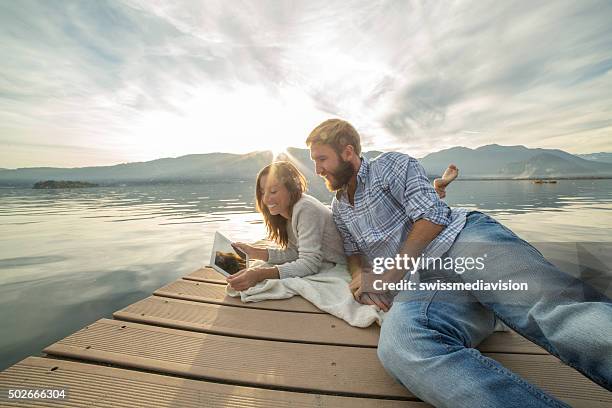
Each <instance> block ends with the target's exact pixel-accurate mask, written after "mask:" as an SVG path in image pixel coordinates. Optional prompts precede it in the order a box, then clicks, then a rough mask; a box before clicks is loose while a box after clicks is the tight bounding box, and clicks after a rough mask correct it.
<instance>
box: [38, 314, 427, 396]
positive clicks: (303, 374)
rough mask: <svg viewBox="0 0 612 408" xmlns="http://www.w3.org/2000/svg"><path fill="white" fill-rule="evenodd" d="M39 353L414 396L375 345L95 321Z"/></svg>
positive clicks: (290, 385)
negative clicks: (291, 340)
mask: <svg viewBox="0 0 612 408" xmlns="http://www.w3.org/2000/svg"><path fill="white" fill-rule="evenodd" d="M44 352H45V353H48V354H51V355H56V356H63V357H71V358H78V359H82V360H89V361H97V362H104V363H111V364H116V365H119V366H124V367H131V368H139V369H145V370H150V371H156V372H162V373H167V374H176V375H181V376H185V377H193V378H202V379H206V380H213V381H222V382H230V383H233V384H238V385H246V386H255V387H268V388H277V389H284V390H289V391H306V392H315V393H330V394H336V395H345V396H359V397H391V398H395V399H415V398H414V396H413V395H412V394H410V393H409V392H408V391H407V390H406V389H405V388H404V387H403V386H402V385H400V384H398V383H397V382H395V380H394V379H393V378H391V377H390V376H389V375H388V374H387V373H386V372H385V370H384V368H383V367H382V365H381V364H380V363H379V361H378V357H377V355H376V349H374V348H362V347H342V346H331V345H320V344H303V343H287V342H278V341H267V340H255V339H244V338H239V337H228V336H218V335H214V334H204V333H196V332H191V331H184V330H176V329H169V328H164V327H156V326H150V325H143V324H138V323H131V322H122V321H117V320H109V319H102V320H99V321H97V322H95V323H93V324H91V325H89V326H87V327H85V328H83V329H81V330H79V331H78V332H76V333H74V334H72V335H70V336H68V337H66V338H65V339H63V340H60V341H59V342H57V343H55V344H52V345H51V346H49V347H47V348H46V349H45V350H44Z"/></svg>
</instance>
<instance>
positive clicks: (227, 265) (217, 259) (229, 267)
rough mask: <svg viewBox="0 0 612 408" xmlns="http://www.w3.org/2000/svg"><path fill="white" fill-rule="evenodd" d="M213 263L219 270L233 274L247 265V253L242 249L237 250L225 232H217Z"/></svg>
mask: <svg viewBox="0 0 612 408" xmlns="http://www.w3.org/2000/svg"><path fill="white" fill-rule="evenodd" d="M211 264H212V266H213V268H214V269H216V270H217V271H219V272H221V273H224V274H227V275H233V274H235V273H236V272H238V271H241V270H243V269H245V268H246V267H247V259H246V255H245V254H244V253H243V252H242V251H236V249H234V248H233V247H232V242H231V241H230V240H229V239H227V238H226V237H225V236H224V235H223V234H221V233H219V232H217V233H215V242H214V244H213V253H212V256H211Z"/></svg>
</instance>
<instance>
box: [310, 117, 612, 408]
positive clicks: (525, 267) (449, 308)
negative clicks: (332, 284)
mask: <svg viewBox="0 0 612 408" xmlns="http://www.w3.org/2000/svg"><path fill="white" fill-rule="evenodd" d="M306 143H307V145H308V146H309V148H310V155H311V158H312V160H313V161H314V163H315V168H316V172H317V174H318V175H320V176H322V177H323V178H324V179H325V181H326V184H327V186H328V188H329V189H330V190H331V191H335V192H336V195H335V197H334V199H333V201H332V211H333V215H334V220H335V222H336V225H337V227H338V230H339V231H340V233H341V235H342V237H343V240H344V248H345V252H346V254H347V256H348V261H349V262H348V263H349V269H350V271H351V275H352V277H353V282H352V283H351V290H352V291H353V293H354V294H355V296H356V298H357V299H358V300H360V301H361V302H363V303H368V304H376V305H378V306H379V307H381V308H382V309H383V310H387V309H388V307H389V306H390V304H391V301H390V299H391V298H392V295H393V294H392V293H390V292H385V291H384V290H383V291H381V290H378V291H375V290H373V287H372V285H371V284H370V283H367V284H366V282H365V281H364V282H362V279H365V277H368V276H371V274H370V273H362V272H364V271H366V270H371V268H370V265H371V264H372V263H373V262H374V261H375V260H376V259H377V258H378V259H380V258H396V257H398V256H399V257H403V259H409V260H411V264H410V265H408V266H406V265H402V268H398V267H397V266H395V267H393V268H390V269H389V270H387V271H386V272H385V273H384V274H383V275H381V276H382V277H383V280H384V281H385V282H387V283H390V282H397V281H398V280H400V279H402V278H404V279H408V278H412V279H413V280H414V281H415V283H424V284H425V283H434V282H450V283H459V284H462V285H467V284H478V282H479V281H480V282H482V281H487V282H498V281H499V282H502V281H508V280H509V279H512V280H513V281H514V282H524V283H526V284H528V286H529V289H528V290H524V291H515V292H510V291H499V290H454V291H448V290H435V289H419V287H418V286H416V288H414V289H413V290H404V291H401V292H399V293H398V294H397V295H396V296H395V298H394V299H393V303H392V307H391V308H390V310H389V313H388V314H387V316H386V318H385V321H384V323H383V326H382V329H381V335H380V341H379V345H378V355H379V358H380V360H381V362H382V364H383V365H384V367H385V368H386V370H387V371H388V372H389V373H390V374H391V375H393V376H394V377H395V378H396V379H397V380H398V381H400V382H401V383H402V384H403V385H404V386H406V387H407V388H408V389H410V391H412V392H413V393H414V394H416V395H417V396H418V397H419V398H421V399H423V400H425V401H427V402H429V403H431V404H433V405H435V406H437V407H514V406H516V407H521V408H528V407H566V406H567V405H565V404H564V403H562V402H560V401H558V400H556V399H555V398H554V397H552V396H550V395H548V394H546V393H545V392H544V391H542V390H541V389H539V388H537V387H536V386H534V385H532V384H529V383H527V382H526V381H525V380H523V379H522V378H520V377H519V376H517V375H516V374H514V373H513V372H511V371H509V370H508V369H506V368H505V367H503V366H502V365H500V364H499V363H497V362H496V361H494V360H492V359H490V358H488V357H485V356H483V355H482V354H481V353H480V352H479V351H478V350H476V349H475V348H474V347H476V346H477V345H478V344H479V343H480V342H481V341H482V340H484V339H485V338H486V337H487V336H489V335H490V334H491V332H492V331H493V329H494V325H495V322H496V320H497V319H500V320H502V321H503V322H504V323H506V324H507V325H508V326H510V327H511V328H513V329H514V330H515V331H517V332H518V333H520V334H521V335H523V336H524V337H526V338H527V339H529V340H531V341H533V342H535V343H536V344H538V345H540V346H542V347H543V348H545V349H546V350H548V351H549V352H550V353H551V354H554V355H555V356H557V357H559V358H560V359H561V360H562V361H564V362H565V363H567V364H569V365H571V366H572V367H575V368H576V369H578V370H579V371H580V372H582V373H583V374H584V375H586V376H587V377H589V378H590V379H592V380H593V381H595V382H597V383H598V384H600V385H602V386H603V387H605V388H607V389H608V390H611V389H612V385H611V381H612V342H611V341H610V340H609V338H610V335H611V334H612V303H611V302H610V300H609V299H608V298H606V297H605V296H604V295H602V294H600V293H599V292H597V291H595V290H594V289H593V288H591V287H590V286H588V285H586V284H585V283H583V282H581V281H580V280H578V279H575V278H573V277H571V276H569V275H567V274H565V273H563V272H561V271H560V270H558V269H557V268H556V267H555V266H553V265H552V264H550V263H549V262H548V261H546V260H545V259H544V257H543V256H542V255H541V254H540V253H539V252H538V251H537V250H536V249H535V248H533V247H532V246H531V245H529V244H528V243H526V242H525V241H523V240H521V239H520V238H518V237H517V236H516V235H515V234H514V233H513V232H512V231H510V230H509V229H507V228H506V227H504V226H503V225H501V224H499V223H498V222H497V221H495V220H494V219H492V218H491V217H488V216H487V215H485V214H482V213H480V212H477V211H468V210H466V209H451V208H449V207H448V206H447V205H446V204H445V203H444V202H442V201H441V200H440V199H439V198H438V196H437V194H436V192H435V190H434V188H433V187H432V186H431V185H430V183H429V181H428V179H427V177H426V175H425V171H424V169H423V168H422V166H421V165H420V164H419V163H418V161H417V160H415V159H414V158H412V157H410V156H408V155H405V154H401V153H383V154H382V155H380V156H379V157H378V158H376V159H373V160H368V159H366V158H365V157H362V156H361V145H360V137H359V134H358V133H357V132H356V131H355V129H354V128H353V127H352V126H351V125H350V124H349V123H347V122H345V121H342V120H339V119H331V120H327V121H325V122H323V123H321V124H320V125H319V126H317V127H316V128H315V129H314V130H313V131H312V132H311V133H310V135H309V137H308V139H307V141H306ZM421 255H423V256H426V257H428V258H432V259H436V258H440V259H441V258H444V259H450V260H451V261H454V262H455V265H459V263H458V261H459V260H462V263H463V261H465V259H468V258H471V259H476V258H479V259H481V260H483V268H472V269H470V270H465V268H463V269H462V270H461V273H460V272H459V268H458V267H453V266H451V267H448V266H446V264H445V265H444V266H442V264H441V263H438V264H435V263H434V266H433V267H429V266H427V267H421V268H420V269H421V271H420V273H418V274H415V275H413V276H412V277H411V272H407V271H410V270H415V269H417V268H418V266H419V265H418V264H417V263H415V260H416V259H418V258H419V257H420V256H421ZM421 266H423V264H421ZM417 276H418V278H419V281H418V282H417V279H416V278H417ZM379 277H380V276H379ZM368 282H371V280H368Z"/></svg>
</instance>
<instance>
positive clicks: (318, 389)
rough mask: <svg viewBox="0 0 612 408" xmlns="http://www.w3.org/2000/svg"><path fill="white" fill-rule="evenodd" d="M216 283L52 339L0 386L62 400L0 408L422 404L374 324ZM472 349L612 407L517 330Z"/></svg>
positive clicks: (174, 290) (205, 276)
mask: <svg viewBox="0 0 612 408" xmlns="http://www.w3.org/2000/svg"><path fill="white" fill-rule="evenodd" d="M224 285H225V281H224V279H223V277H222V276H221V275H219V274H217V272H215V271H214V270H212V269H210V268H202V269H199V270H197V271H195V272H193V273H191V274H190V275H188V276H185V277H184V278H182V279H179V280H177V281H175V282H172V283H170V284H168V285H166V286H164V287H162V288H160V289H158V290H156V291H155V292H154V293H153V295H152V296H150V297H148V298H146V299H143V300H141V301H139V302H136V303H134V304H132V305H129V306H127V307H126V308H124V309H122V310H119V311H117V312H115V313H114V315H113V317H114V319H100V320H98V321H96V322H94V323H92V324H90V325H88V326H86V327H84V328H83V329H81V330H79V331H78V332H76V333H74V334H71V335H70V336H68V337H66V338H65V339H63V340H60V341H58V342H57V343H55V344H52V345H50V346H48V347H47V348H45V349H44V353H45V357H28V358H26V359H25V360H23V361H21V362H19V363H17V364H15V365H13V366H12V367H9V368H8V369H6V370H5V371H3V372H2V373H0V389H2V390H7V389H61V388H63V389H67V390H68V394H67V398H66V399H65V400H7V399H6V395H3V396H0V401H1V403H0V405H2V406H9V407H12V406H24V407H30V406H36V407H39V406H40V407H42V406H49V407H58V406H71V407H90V406H91V407H93V406H95V407H245V408H247V407H289V406H291V407H315V406H316V407H351V408H361V407H364V408H365V407H376V408H379V407H383V408H386V407H388V408H392V407H393V408H394V407H414V408H425V407H429V405H428V404H425V403H424V402H421V401H419V400H418V399H417V398H416V397H415V396H414V395H412V394H411V393H410V392H409V391H408V390H407V389H405V388H404V387H403V386H401V385H399V384H398V383H397V382H396V381H395V380H394V379H393V378H391V377H390V376H389V375H388V374H387V373H386V372H385V370H384V369H383V367H382V366H381V365H380V363H379V361H378V359H377V356H376V345H377V342H378V335H379V328H378V327H376V326H371V327H369V328H367V329H359V328H355V327H351V326H349V325H347V324H346V323H345V322H344V321H342V320H340V319H337V318H335V317H333V316H330V315H328V314H326V313H324V312H322V311H320V310H318V309H317V308H315V307H314V306H313V305H311V304H310V303H308V302H307V301H305V300H304V299H302V298H300V297H294V298H291V299H287V300H275V301H265V302H260V303H247V304H245V303H242V302H241V301H240V300H238V299H235V298H231V297H228V296H226V295H225V287H224ZM479 349H480V350H481V351H482V352H483V353H485V354H486V355H488V356H489V357H492V358H494V359H495V360H497V361H499V362H500V363H502V364H503V365H504V366H506V367H508V368H510V369H512V370H513V371H515V372H516V373H518V374H520V375H522V376H523V377H524V378H526V379H527V380H529V381H531V382H532V383H534V384H537V385H538V386H540V387H542V388H543V389H545V390H547V391H548V392H550V393H551V394H553V395H555V396H556V397H558V398H560V399H562V400H564V401H565V402H567V403H568V404H570V405H571V406H574V407H585V408H586V407H588V408H596V407H601V408H603V407H611V406H612V393H610V392H608V391H607V390H605V389H603V388H601V387H599V386H598V385H596V384H594V383H593V382H591V381H590V380H588V379H587V378H585V377H584V376H582V375H581V374H579V373H578V372H577V371H575V370H573V369H572V368H570V367H567V366H566V365H564V364H562V363H561V362H560V361H559V360H558V359H557V358H555V357H553V356H551V355H549V354H548V353H546V351H544V350H543V349H541V348H540V347H538V346H536V345H534V344H532V343H530V342H528V341H527V340H525V339H523V338H522V337H520V336H519V335H517V334H515V333H494V334H493V335H492V336H491V337H489V338H488V339H487V340H486V341H485V342H484V343H483V344H481V345H480V347H479ZM3 392H5V391H3Z"/></svg>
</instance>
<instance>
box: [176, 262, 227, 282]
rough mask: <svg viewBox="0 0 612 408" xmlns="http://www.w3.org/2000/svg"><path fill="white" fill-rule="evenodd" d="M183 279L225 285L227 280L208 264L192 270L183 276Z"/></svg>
mask: <svg viewBox="0 0 612 408" xmlns="http://www.w3.org/2000/svg"><path fill="white" fill-rule="evenodd" d="M183 279H187V280H193V281H198V282H208V283H216V284H218V285H227V282H226V281H225V276H223V275H221V274H220V273H219V272H217V271H215V270H214V269H213V268H211V267H208V266H205V267H203V268H200V269H198V270H197V271H193V272H191V273H190V274H189V275H187V276H183Z"/></svg>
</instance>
